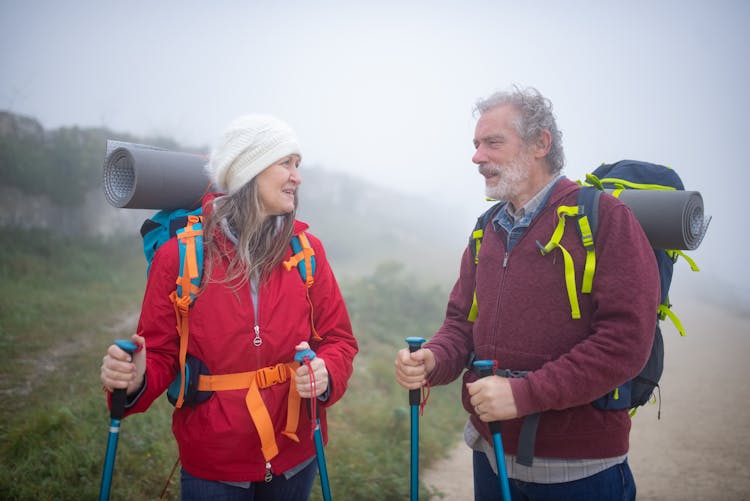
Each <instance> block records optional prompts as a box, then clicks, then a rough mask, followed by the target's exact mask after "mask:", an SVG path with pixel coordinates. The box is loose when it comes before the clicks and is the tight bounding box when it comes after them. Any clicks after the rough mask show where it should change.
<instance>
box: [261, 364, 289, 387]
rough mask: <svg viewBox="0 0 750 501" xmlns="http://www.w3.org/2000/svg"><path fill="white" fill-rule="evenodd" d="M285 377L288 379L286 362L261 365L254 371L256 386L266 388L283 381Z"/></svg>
mask: <svg viewBox="0 0 750 501" xmlns="http://www.w3.org/2000/svg"><path fill="white" fill-rule="evenodd" d="M287 379H289V369H288V368H287V366H286V364H276V365H273V366H271V367H263V368H262V369H258V370H257V371H256V372H255V382H256V383H258V388H268V387H269V386H273V385H275V384H279V383H283V382H284V381H286V380H287Z"/></svg>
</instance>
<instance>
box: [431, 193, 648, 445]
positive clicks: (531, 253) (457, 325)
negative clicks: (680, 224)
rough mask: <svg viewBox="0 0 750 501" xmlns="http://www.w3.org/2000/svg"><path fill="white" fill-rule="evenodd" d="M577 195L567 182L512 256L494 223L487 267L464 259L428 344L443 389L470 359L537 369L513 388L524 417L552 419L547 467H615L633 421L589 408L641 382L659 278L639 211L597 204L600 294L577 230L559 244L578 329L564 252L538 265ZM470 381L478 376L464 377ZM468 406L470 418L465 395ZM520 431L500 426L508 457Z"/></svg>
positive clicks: (546, 433) (570, 227)
mask: <svg viewBox="0 0 750 501" xmlns="http://www.w3.org/2000/svg"><path fill="white" fill-rule="evenodd" d="M578 189H579V188H578V186H577V185H576V184H575V183H573V182H571V181H570V180H568V179H565V178H563V179H561V180H560V181H558V182H557V183H556V185H555V186H554V187H553V188H552V191H551V193H550V196H549V199H548V201H547V203H546V205H545V207H544V208H542V209H541V212H540V213H539V214H537V216H536V217H535V218H534V219H533V220H532V222H531V224H530V226H529V228H528V229H527V231H526V233H525V234H524V235H523V236H521V238H520V239H519V241H518V242H517V243H516V244H515V246H514V247H513V248H512V249H511V250H510V252H509V253H507V254H506V242H507V234H506V232H505V231H504V230H502V229H501V230H500V231H495V230H494V229H493V227H492V223H489V224H488V226H487V227H486V228H485V231H484V239H483V241H482V246H481V250H480V254H479V262H478V264H476V265H475V264H474V259H473V256H472V254H471V252H470V251H469V250H468V249H467V250H466V251H465V252H464V255H463V258H462V262H461V272H460V276H459V279H458V281H457V282H456V284H455V286H454V288H453V290H452V292H451V295H450V301H449V303H448V308H447V314H446V318H445V321H444V323H443V325H442V327H441V328H440V329H439V330H438V332H437V333H436V334H435V336H434V337H433V338H432V339H431V340H430V341H429V343H427V344H426V345H425V347H427V348H430V349H431V350H432V351H433V353H434V354H435V359H436V367H435V369H434V371H433V372H432V373H431V374H430V380H431V382H433V383H435V384H444V383H447V382H450V381H452V380H454V379H456V378H457V377H458V376H459V375H460V373H461V372H462V371H463V370H464V369H466V364H467V359H468V357H469V356H470V354H471V352H472V351H474V352H475V353H476V356H477V359H489V360H497V361H498V363H499V367H501V368H504V369H511V370H526V371H531V372H530V374H528V376H527V377H525V378H520V379H511V380H510V383H511V388H512V391H513V397H514V399H515V402H516V406H517V408H518V412H519V415H520V416H526V415H529V414H533V413H536V412H540V411H541V412H543V414H542V416H541V421H540V424H539V428H538V430H537V434H536V447H535V455H536V456H539V457H551V458H606V457H614V456H618V455H622V454H625V453H626V452H627V450H628V435H629V431H630V417H629V415H628V413H627V411H601V410H598V409H595V408H594V407H593V406H592V405H591V404H590V402H592V401H594V400H596V399H597V398H599V397H601V396H603V395H604V394H606V393H607V392H609V391H610V390H611V389H613V388H614V387H616V386H617V385H619V384H622V383H623V382H625V381H627V380H629V379H632V378H633V377H634V376H635V375H636V374H638V373H639V372H640V370H641V369H642V368H643V366H644V365H645V362H646V360H647V358H648V355H649V353H650V350H651V344H652V343H653V337H654V330H655V324H656V309H657V305H658V303H659V274H658V270H657V266H656V260H655V258H654V252H653V249H652V248H651V246H650V245H649V243H648V241H647V239H646V236H645V234H644V233H643V230H642V228H641V227H640V225H639V224H638V222H637V221H636V219H635V218H634V216H633V215H632V213H631V211H630V209H629V208H628V207H627V206H626V205H624V204H623V203H622V202H620V201H619V200H617V199H615V198H613V197H611V196H608V195H603V196H602V197H601V199H600V204H599V226H598V231H597V234H596V239H595V249H596V257H597V262H596V273H595V275H594V282H593V291H592V293H591V294H581V293H580V287H581V280H582V275H583V265H584V263H585V252H584V250H583V246H582V245H581V241H580V237H579V235H578V233H577V231H576V229H575V225H574V221H573V220H569V221H568V222H567V224H566V229H565V233H564V236H563V238H562V240H561V244H562V246H563V247H565V249H567V250H568V251H569V252H570V254H571V255H572V257H573V261H574V263H575V276H576V284H577V288H578V299H579V303H580V308H581V318H580V319H577V320H574V319H572V317H571V308H570V303H569V301H568V295H567V293H566V288H565V276H564V271H563V270H564V268H563V256H562V254H561V253H560V250H558V249H556V250H554V251H553V252H552V253H550V254H548V255H546V256H543V255H541V253H540V252H539V249H538V246H537V241H538V242H539V243H541V244H542V245H544V244H546V243H547V242H548V241H549V239H550V237H551V235H552V231H553V230H554V229H555V226H556V225H557V221H558V217H557V213H556V208H557V207H558V206H559V205H572V206H575V205H576V195H577V192H578ZM504 260H506V262H505V264H503V261H504ZM475 289H476V295H477V303H478V306H479V314H478V317H477V319H476V321H475V322H474V323H471V322H469V321H467V314H468V312H469V309H470V307H471V304H472V296H473V294H474V290H475ZM463 379H464V381H465V382H470V381H474V380H476V376H474V375H473V374H472V372H471V371H467V372H466V373H465V374H464V378H463ZM462 397H463V403H464V407H465V408H466V410H467V411H468V412H469V413H473V409H472V407H471V405H470V403H469V396H468V392H467V390H466V388H465V387H464V388H463V393H462ZM471 420H472V422H473V424H474V426H475V427H476V428H477V430H479V431H480V432H481V433H482V434H483V436H484V438H485V439H487V440H488V441H490V443H491V439H490V436H489V430H488V427H487V425H486V424H485V423H482V422H481V421H480V420H479V419H478V417H477V416H476V415H473V414H472V415H471ZM521 423H522V419H514V420H510V421H506V422H503V423H502V437H503V444H504V449H505V451H506V452H508V453H511V454H515V453H516V452H517V446H518V434H519V431H520V426H521Z"/></svg>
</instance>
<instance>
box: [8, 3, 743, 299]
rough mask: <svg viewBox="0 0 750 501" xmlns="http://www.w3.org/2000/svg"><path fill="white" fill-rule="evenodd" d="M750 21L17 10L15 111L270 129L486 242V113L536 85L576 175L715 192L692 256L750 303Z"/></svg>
mask: <svg viewBox="0 0 750 501" xmlns="http://www.w3.org/2000/svg"><path fill="white" fill-rule="evenodd" d="M402 4H405V5H402ZM406 4H408V5H406ZM748 21H750V3H748V2H743V1H726V0H724V1H721V0H720V1H682V2H678V1H666V2H649V1H633V2H614V1H590V2H583V1H568V2H552V1H549V2H543V1H537V2H517V1H516V2H504V1H483V2H475V1H470V0H465V1H461V2H447V1H418V2H398V1H378V2H367V3H364V2H363V6H358V5H357V2H346V1H313V2H302V1H299V2H296V1H278V2H268V1H217V2H199V1H159V2H147V1H143V0H137V1H130V2H101V1H69V2H53V1H34V0H28V1H21V0H13V1H9V0H0V109H1V110H7V111H11V112H14V113H19V114H23V115H28V116H31V117H34V118H36V119H38V120H39V121H40V122H41V123H42V125H43V126H44V127H45V128H56V127H60V126H71V125H79V126H83V127H89V126H105V127H108V128H110V129H113V130H115V131H122V132H128V133H132V134H138V135H146V134H160V135H163V136H167V137H173V138H175V139H176V140H178V141H179V142H181V143H183V144H186V145H192V146H203V145H209V144H210V143H211V142H212V141H213V140H214V138H215V137H216V135H217V133H218V132H219V131H220V130H221V129H222V128H223V127H224V125H225V124H226V123H227V122H228V121H229V120H231V119H232V118H234V117H235V116H237V115H239V114H243V113H248V112H262V113H270V114H274V115H277V116H279V117H281V118H283V119H284V120H286V121H288V122H289V123H290V124H291V125H292V126H293V127H294V128H295V129H296V130H297V132H298V134H299V136H300V141H301V143H302V147H303V166H305V165H306V166H309V167H314V166H321V167H324V168H327V169H331V170H338V171H345V172H348V173H350V174H354V175H357V176H361V177H364V178H366V179H368V180H370V181H372V182H374V183H377V184H379V185H382V186H387V187H390V188H393V189H398V190H401V191H404V192H406V193H410V194H414V195H419V196H423V197H428V198H430V199H433V200H437V201H441V202H442V203H445V204H448V205H451V206H454V207H455V208H456V210H457V211H463V212H464V213H465V215H466V218H467V225H469V226H473V221H474V218H475V217H476V215H477V214H478V213H480V212H482V211H483V210H484V208H485V207H486V202H484V200H483V182H482V178H481V177H480V176H479V175H478V174H477V172H476V168H475V166H473V165H472V163H471V155H472V152H473V146H472V137H473V128H474V118H473V117H472V108H473V104H474V103H475V101H476V100H477V99H478V98H480V97H484V96H486V95H488V94H490V93H491V92H493V91H495V90H499V89H507V88H508V87H509V86H510V85H511V84H514V83H515V84H519V85H521V86H526V85H531V86H534V87H537V88H538V89H539V90H540V91H541V92H542V93H543V94H544V95H546V96H547V97H549V98H550V99H551V100H552V102H553V103H554V107H555V112H556V115H557V118H558V124H559V126H560V128H561V129H562V131H563V144H564V147H565V152H566V157H567V167H566V174H567V175H568V177H570V178H571V179H580V178H581V177H582V176H583V174H584V173H586V172H589V171H591V170H593V169H594V168H595V167H596V166H597V165H598V164H600V163H602V162H612V161H616V160H619V159H623V158H634V159H641V160H648V161H652V162H657V163H663V164H666V165H669V166H671V167H673V168H675V169H676V170H677V171H678V172H679V173H680V174H681V176H682V178H683V181H684V182H685V185H686V187H687V189H692V190H697V191H700V192H701V193H702V195H703V198H704V202H705V206H706V210H707V212H708V213H710V214H711V215H713V217H714V219H713V222H712V223H711V228H710V230H709V233H708V236H707V238H706V241H705V242H704V243H703V244H702V246H701V247H700V248H699V249H698V250H697V251H695V252H693V253H691V255H692V256H693V257H694V258H695V259H696V261H697V262H698V264H699V265H700V266H701V269H702V272H701V274H702V275H703V276H704V277H708V278H711V277H716V278H718V279H720V280H722V281H726V282H728V283H729V284H731V285H732V287H734V288H736V289H737V291H739V292H740V293H742V294H744V295H745V297H746V298H747V299H748V301H750V286H749V285H748V284H750V280H748V279H749V278H750V272H748V268H747V267H746V266H744V264H745V262H746V260H745V255H746V252H747V250H746V249H747V247H748V243H749V242H750V239H749V238H748V235H747V230H748V228H750V224H748V222H747V221H746V220H745V219H744V217H742V216H743V215H744V213H745V212H746V211H745V210H743V209H744V207H743V205H742V202H743V201H744V200H745V199H746V198H747V195H746V192H747V191H748V188H747V187H748V185H749V184H750V175H749V174H748V168H747V166H746V165H745V159H746V153H745V152H746V145H747V142H748V136H749V134H748V132H750V130H749V128H748V126H747V122H746V120H745V117H746V116H747V115H748V111H750V97H748V89H750V68H749V65H750V36H748V35H747V31H748V30H747V25H748ZM303 175H304V171H303ZM351 196H352V197H356V196H357V194H356V193H352V194H351ZM678 266H679V267H680V268H681V269H680V272H679V273H680V274H681V275H687V274H688V273H689V272H688V271H687V270H688V269H687V266H685V265H684V264H682V265H678Z"/></svg>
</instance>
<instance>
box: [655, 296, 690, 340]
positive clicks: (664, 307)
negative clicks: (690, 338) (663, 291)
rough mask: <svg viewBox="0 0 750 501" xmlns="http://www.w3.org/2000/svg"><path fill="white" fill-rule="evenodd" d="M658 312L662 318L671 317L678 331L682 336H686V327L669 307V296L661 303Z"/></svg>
mask: <svg viewBox="0 0 750 501" xmlns="http://www.w3.org/2000/svg"><path fill="white" fill-rule="evenodd" d="M656 313H657V315H658V316H659V319H660V320H664V319H665V318H669V320H671V321H672V323H673V324H674V326H675V328H676V329H677V332H679V333H680V336H685V328H684V327H683V326H682V322H681V321H680V319H679V318H678V317H677V315H675V314H674V312H673V311H672V309H671V308H670V307H669V298H667V299H666V300H665V301H664V303H662V304H660V305H659V308H658V309H657V310H656Z"/></svg>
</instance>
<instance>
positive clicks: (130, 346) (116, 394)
mask: <svg viewBox="0 0 750 501" xmlns="http://www.w3.org/2000/svg"><path fill="white" fill-rule="evenodd" d="M115 344H116V345H117V347H118V348H120V349H121V350H122V351H124V352H126V353H127V354H128V355H131V356H132V355H133V353H135V351H136V350H138V345H137V344H135V343H134V342H132V341H127V340H125V339H118V340H116V341H115ZM126 391H127V390H126V389H125V388H117V389H115V390H114V391H113V392H112V405H111V406H110V410H109V417H111V418H112V419H122V416H123V414H125V403H126V402H127V399H128V396H127V393H126Z"/></svg>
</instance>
